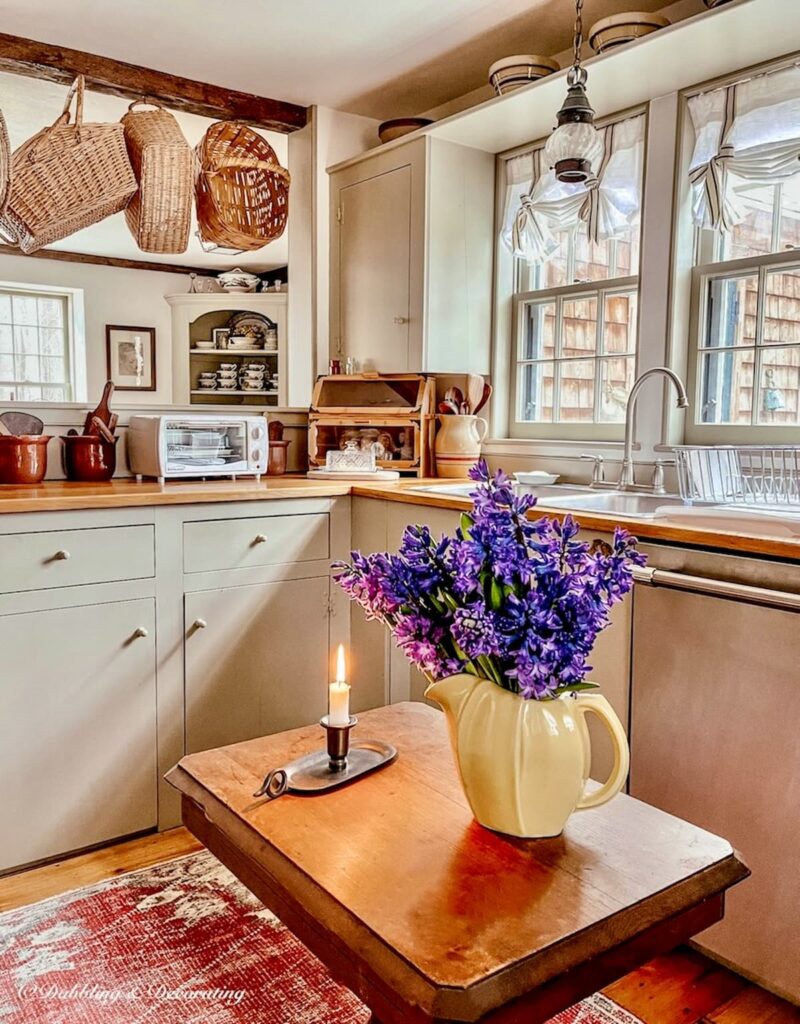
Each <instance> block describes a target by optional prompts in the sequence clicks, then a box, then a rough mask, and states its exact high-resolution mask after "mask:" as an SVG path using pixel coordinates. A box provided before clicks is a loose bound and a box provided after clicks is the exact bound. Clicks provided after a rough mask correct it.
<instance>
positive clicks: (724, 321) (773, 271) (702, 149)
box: [687, 65, 800, 443]
mask: <svg viewBox="0 0 800 1024" xmlns="http://www.w3.org/2000/svg"><path fill="white" fill-rule="evenodd" d="M689 113H690V116H691V120H692V125H693V128H694V136H695V138H694V152H693V156H692V161H691V168H690V175H689V176H690V182H691V187H692V192H693V195H692V212H693V217H694V221H695V225H696V228H695V231H696V234H695V264H696V265H695V269H694V272H693V280H692V335H693V336H694V339H695V343H694V344H693V346H692V354H691V357H690V365H689V372H690V384H691V386H692V389H693V391H694V396H695V401H694V402H693V403H692V404H693V406H694V409H695V414H694V416H693V420H694V423H693V424H690V425H689V427H688V431H687V432H688V435H689V437H690V439H692V440H703V441H712V442H714V441H732V442H737V441H738V442H742V441H747V440H753V441H768V440H775V441H778V440H781V441H786V442H789V443H790V442H793V441H794V440H796V436H797V427H798V426H800V164H799V163H798V161H800V68H798V67H797V66H794V65H793V66H791V67H786V68H782V69H779V70H777V71H772V72H770V73H767V74H761V75H757V76H754V77H752V78H749V79H746V80H743V81H739V82H735V83H733V84H731V85H728V86H726V87H724V88H721V89H716V90H713V91H711V92H709V93H701V94H699V95H697V96H693V97H691V98H690V100H689Z"/></svg>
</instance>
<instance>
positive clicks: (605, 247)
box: [501, 114, 645, 439]
mask: <svg viewBox="0 0 800 1024" xmlns="http://www.w3.org/2000/svg"><path fill="white" fill-rule="evenodd" d="M644 126H645V117H644V115H643V114H639V115H636V116H634V117H629V118H626V119H624V120H620V121H616V122H612V123H610V124H608V125H606V126H605V127H604V128H602V129H601V131H602V132H603V136H604V157H603V159H602V162H601V165H600V167H599V168H597V169H596V173H597V179H598V180H597V183H596V184H595V185H593V186H592V187H590V188H587V187H586V186H584V185H569V184H567V185H565V184H562V183H561V182H558V181H557V180H556V178H555V175H554V173H553V172H552V171H551V170H549V169H547V168H545V167H544V164H543V153H542V149H541V147H534V148H532V149H531V150H530V151H528V152H526V153H523V154H521V155H518V156H516V157H512V158H511V159H510V160H509V161H508V162H507V167H506V169H507V196H506V210H505V216H504V223H503V227H502V235H501V241H502V242H503V243H504V244H505V245H506V246H507V247H508V248H510V249H511V250H512V252H513V254H514V264H515V271H514V277H515V280H514V295H513V306H514V315H513V338H512V346H513V351H512V359H511V378H512V379H511V389H510V398H511V401H510V423H509V434H510V436H511V437H529V438H538V437H542V438H548V437H551V438H552V437H558V438H564V439H570V438H574V439H581V438H593V439H609V438H615V437H617V436H619V435H620V434H621V430H622V427H621V424H622V423H623V422H624V419H625V404H626V401H627V397H628V393H629V391H630V388H631V385H632V383H633V380H634V378H635V373H636V348H637V336H638V329H639V321H638V292H639V278H638V273H639V233H640V208H641V190H642V161H643V149H644Z"/></svg>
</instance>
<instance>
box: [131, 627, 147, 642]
mask: <svg viewBox="0 0 800 1024" xmlns="http://www.w3.org/2000/svg"><path fill="white" fill-rule="evenodd" d="M147 635H148V631H147V630H146V629H145V628H144V626H137V627H136V629H134V631H133V638H134V640H139V639H140V638H141V637H145V636H147Z"/></svg>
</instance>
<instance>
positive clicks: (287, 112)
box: [0, 33, 308, 133]
mask: <svg viewBox="0 0 800 1024" xmlns="http://www.w3.org/2000/svg"><path fill="white" fill-rule="evenodd" d="M0 71H10V72H11V73H13V74H16V75H27V76H28V77H30V78H44V79H47V80H48V81H51V82H63V83H69V82H71V81H72V80H73V79H74V78H75V76H76V75H83V76H84V78H85V79H86V88H87V89H90V90H91V91H92V92H101V93H106V94H107V95H109V96H120V97H122V98H123V99H131V100H134V99H138V98H140V97H141V96H147V97H148V98H150V99H153V100H157V101H158V102H159V103H161V104H162V105H163V106H165V107H171V108H172V109H173V110H182V111H185V112H186V113H189V114H199V115H200V116H201V117H211V118H214V119H215V120H224V121H231V120H236V121H246V122H247V123H248V124H251V125H253V126H254V127H257V128H266V129H269V130H270V131H274V132H284V133H286V132H294V131H297V129H298V128H302V127H304V125H305V124H306V121H307V118H308V110H307V108H306V107H301V106H298V105H297V104H296V103H284V102H283V101H282V100H272V99H267V98H266V97H265V96H253V95H251V94H250V93H247V92H237V91H236V90H235V89H225V88H223V87H222V86H219V85H210V84H209V83H207V82H196V81H194V80H193V79H191V78H180V77H178V76H177V75H170V74H167V73H166V72H164V71H155V70H153V69H152V68H140V67H137V66H136V65H135V64H126V63H125V62H124V61H119V60H112V59H111V58H110V57H100V56H99V55H97V54H95V53H84V52H83V51H82V50H72V49H70V48H69V47H66V46H54V45H52V44H51V43H39V42H36V41H35V40H33V39H23V38H22V37H21V36H10V35H6V34H5V33H0Z"/></svg>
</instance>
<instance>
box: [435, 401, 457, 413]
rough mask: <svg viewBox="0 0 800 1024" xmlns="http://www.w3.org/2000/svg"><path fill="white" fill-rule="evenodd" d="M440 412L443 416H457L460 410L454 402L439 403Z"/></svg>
mask: <svg viewBox="0 0 800 1024" xmlns="http://www.w3.org/2000/svg"><path fill="white" fill-rule="evenodd" d="M439 412H440V413H441V414H442V415H443V416H457V415H458V409H457V408H456V406H455V405H454V404H453V403H452V402H447V401H444V402H439Z"/></svg>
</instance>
